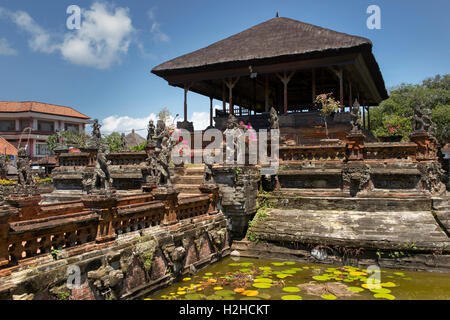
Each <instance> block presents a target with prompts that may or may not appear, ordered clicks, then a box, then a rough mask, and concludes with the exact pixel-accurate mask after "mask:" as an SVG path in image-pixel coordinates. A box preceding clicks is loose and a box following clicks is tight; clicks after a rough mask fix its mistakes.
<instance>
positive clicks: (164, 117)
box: [157, 107, 172, 122]
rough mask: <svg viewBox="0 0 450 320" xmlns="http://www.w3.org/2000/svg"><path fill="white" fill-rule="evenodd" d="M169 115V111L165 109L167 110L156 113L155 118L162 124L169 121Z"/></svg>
mask: <svg viewBox="0 0 450 320" xmlns="http://www.w3.org/2000/svg"><path fill="white" fill-rule="evenodd" d="M171 115H172V114H171V113H170V111H169V109H167V108H165V107H164V108H162V109H161V111H159V112H158V114H157V116H158V119H159V120H162V121H164V122H166V121H167V120H169V119H170V117H171Z"/></svg>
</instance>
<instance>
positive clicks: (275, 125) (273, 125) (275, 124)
mask: <svg viewBox="0 0 450 320" xmlns="http://www.w3.org/2000/svg"><path fill="white" fill-rule="evenodd" d="M269 122H270V129H271V130H272V129H274V130H276V129H280V123H279V120H278V114H277V111H276V110H275V108H274V107H272V108H270V119H269Z"/></svg>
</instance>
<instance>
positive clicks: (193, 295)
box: [184, 293, 206, 300]
mask: <svg viewBox="0 0 450 320" xmlns="http://www.w3.org/2000/svg"><path fill="white" fill-rule="evenodd" d="M184 298H185V299H186V300H202V299H205V298H206V296H205V295H203V294H199V293H188V294H187V295H185V296H184Z"/></svg>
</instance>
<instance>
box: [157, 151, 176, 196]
mask: <svg viewBox="0 0 450 320" xmlns="http://www.w3.org/2000/svg"><path fill="white" fill-rule="evenodd" d="M172 149H173V146H165V147H163V149H162V150H161V151H159V153H158V156H157V157H156V159H155V160H156V170H157V172H158V182H157V184H158V187H168V188H171V187H172V179H171V177H170V171H169V163H170V154H171V152H172Z"/></svg>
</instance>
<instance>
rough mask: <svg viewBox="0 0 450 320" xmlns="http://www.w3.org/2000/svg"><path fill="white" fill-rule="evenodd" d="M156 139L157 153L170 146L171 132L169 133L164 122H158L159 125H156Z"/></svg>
mask: <svg viewBox="0 0 450 320" xmlns="http://www.w3.org/2000/svg"><path fill="white" fill-rule="evenodd" d="M154 139H155V141H156V150H157V151H160V150H161V149H162V148H163V147H164V146H167V145H168V140H169V132H168V131H167V128H166V124H165V123H164V121H162V120H158V123H157V124H156V133H155V136H154Z"/></svg>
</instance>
